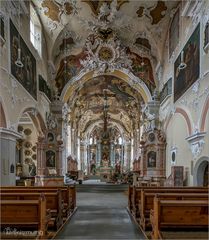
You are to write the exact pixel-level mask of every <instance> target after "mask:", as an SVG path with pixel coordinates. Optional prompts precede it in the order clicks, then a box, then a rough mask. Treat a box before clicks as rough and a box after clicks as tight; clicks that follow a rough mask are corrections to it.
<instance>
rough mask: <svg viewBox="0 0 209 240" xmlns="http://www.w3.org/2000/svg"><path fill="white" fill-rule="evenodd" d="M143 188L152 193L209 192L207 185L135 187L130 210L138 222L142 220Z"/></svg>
mask: <svg viewBox="0 0 209 240" xmlns="http://www.w3.org/2000/svg"><path fill="white" fill-rule="evenodd" d="M142 190H143V191H146V192H150V193H208V188H207V187H137V188H136V187H133V190H132V196H131V199H130V201H131V203H130V206H131V208H129V210H130V212H131V214H132V215H133V217H134V218H135V219H136V221H137V222H139V221H140V208H141V207H140V206H141V191H142Z"/></svg>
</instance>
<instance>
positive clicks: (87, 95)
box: [68, 76, 143, 132]
mask: <svg viewBox="0 0 209 240" xmlns="http://www.w3.org/2000/svg"><path fill="white" fill-rule="evenodd" d="M104 90H105V91H106V92H107V98H108V100H107V102H108V115H109V120H110V122H112V123H116V122H117V123H118V124H120V125H121V126H123V128H124V129H125V130H126V131H127V132H128V131H130V130H131V129H132V128H133V127H134V124H137V121H136V120H137V119H140V109H141V104H143V100H142V98H141V96H140V95H139V94H138V93H137V91H136V90H135V89H133V88H132V87H130V85H128V84H127V83H126V82H124V81H122V80H121V79H119V78H116V77H113V76H100V77H95V78H93V79H91V80H89V81H87V82H86V83H84V84H83V86H82V88H79V87H78V88H77V89H76V90H75V91H74V95H72V96H71V98H70V99H69V101H68V105H69V106H70V109H71V119H74V120H75V123H76V126H77V127H78V129H80V130H81V132H82V131H85V129H86V128H88V126H90V125H91V124H93V123H94V124H95V123H97V122H100V123H102V122H103V109H104Z"/></svg>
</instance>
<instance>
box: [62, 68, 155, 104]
mask: <svg viewBox="0 0 209 240" xmlns="http://www.w3.org/2000/svg"><path fill="white" fill-rule="evenodd" d="M93 73H94V71H84V70H82V71H81V72H80V73H79V74H78V75H76V76H75V77H73V78H72V79H71V80H69V81H68V82H67V84H66V85H65V87H64V88H63V90H62V93H61V96H60V99H61V100H62V101H64V99H65V96H66V94H67V91H68V89H69V88H70V87H72V86H73V85H74V84H75V83H76V82H79V81H80V80H84V82H85V81H88V80H89V79H91V78H93ZM117 73H122V75H121V76H118V74H117ZM103 75H112V76H117V77H119V78H120V79H122V80H124V81H125V82H127V83H128V84H130V86H132V87H133V88H134V89H135V90H137V91H138V92H140V90H141V92H142V91H143V93H144V96H143V94H141V95H142V98H143V99H144V101H145V102H149V101H152V96H151V93H150V91H149V89H148V87H147V85H146V84H145V83H144V82H143V81H142V80H141V79H140V78H138V77H136V76H135V75H134V74H133V73H132V72H130V71H129V70H127V69H125V68H123V69H115V71H114V72H111V73H108V74H104V73H102V74H99V75H97V77H98V76H103ZM123 75H124V76H123Z"/></svg>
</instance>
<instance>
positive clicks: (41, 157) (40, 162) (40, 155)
mask: <svg viewBox="0 0 209 240" xmlns="http://www.w3.org/2000/svg"><path fill="white" fill-rule="evenodd" d="M45 167H46V156H45V153H44V137H42V136H39V137H38V142H37V173H36V175H39V176H41V175H45Z"/></svg>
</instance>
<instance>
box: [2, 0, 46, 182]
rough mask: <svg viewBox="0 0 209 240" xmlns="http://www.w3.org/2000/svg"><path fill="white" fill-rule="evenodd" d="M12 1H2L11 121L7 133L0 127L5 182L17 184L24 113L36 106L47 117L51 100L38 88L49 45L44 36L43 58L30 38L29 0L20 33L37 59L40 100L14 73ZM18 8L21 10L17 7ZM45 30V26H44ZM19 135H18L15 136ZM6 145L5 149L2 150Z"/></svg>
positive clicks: (5, 104) (4, 95)
mask: <svg viewBox="0 0 209 240" xmlns="http://www.w3.org/2000/svg"><path fill="white" fill-rule="evenodd" d="M9 3H10V1H1V3H0V11H1V13H2V14H3V16H4V23H5V24H4V30H5V42H4V43H3V44H1V46H0V100H1V103H2V105H3V107H4V112H5V119H6V123H7V129H8V130H5V131H6V133H5V134H4V135H3V134H1V131H4V130H2V129H0V145H1V154H0V155H1V169H2V170H1V184H2V185H15V180H16V179H15V177H16V159H15V153H16V139H17V138H21V135H20V134H18V133H17V126H18V123H19V119H20V117H21V115H22V113H23V112H24V111H25V110H26V109H27V108H34V109H36V110H37V112H39V113H40V115H41V116H42V118H43V119H44V121H45V115H46V112H49V103H50V101H49V100H48V98H46V97H45V95H44V94H43V93H41V92H39V91H38V75H39V74H40V75H41V76H42V77H43V78H44V79H45V80H46V81H47V79H48V75H47V62H48V61H47V56H48V53H47V47H46V44H45V41H44V37H43V36H42V58H40V56H39V55H38V52H37V51H36V50H35V48H34V47H33V45H32V43H31V42H30V29H29V26H30V18H29V1H25V4H26V7H27V9H28V12H27V13H23V15H21V18H20V22H21V26H20V35H21V37H22V38H23V39H24V42H25V43H26V45H27V47H28V48H29V50H30V51H31V53H32V55H33V56H34V58H35V59H36V84H37V100H36V99H34V98H33V97H32V96H31V95H30V94H29V92H28V91H27V90H26V89H25V88H24V87H23V86H22V85H21V84H20V83H19V82H18V81H17V80H16V79H15V77H14V76H13V75H12V74H11V66H10V27H9V23H10V18H11V20H12V22H13V23H14V25H15V26H16V28H17V30H18V29H19V27H18V24H19V17H18V13H16V15H13V13H12V12H13V11H15V10H17V9H11V8H10V7H8V4H9ZM17 12H18V11H17ZM42 34H43V29H42ZM14 135H15V136H14ZM2 149H3V151H2ZM11 164H13V165H14V173H10V166H11Z"/></svg>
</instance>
